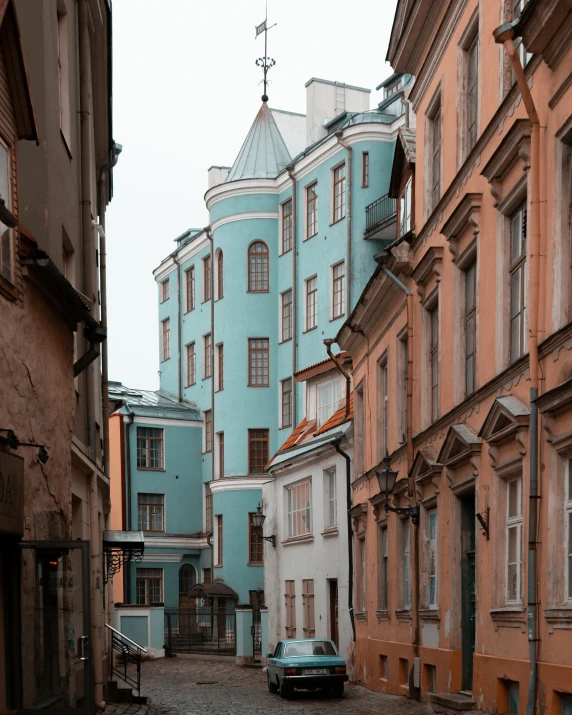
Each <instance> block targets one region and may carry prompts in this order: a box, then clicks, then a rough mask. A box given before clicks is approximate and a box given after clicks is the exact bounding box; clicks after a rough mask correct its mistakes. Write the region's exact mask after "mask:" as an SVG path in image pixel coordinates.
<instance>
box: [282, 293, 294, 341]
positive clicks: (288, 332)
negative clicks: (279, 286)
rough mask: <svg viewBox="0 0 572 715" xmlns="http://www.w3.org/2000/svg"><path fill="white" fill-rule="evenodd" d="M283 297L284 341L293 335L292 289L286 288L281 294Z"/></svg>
mask: <svg viewBox="0 0 572 715" xmlns="http://www.w3.org/2000/svg"><path fill="white" fill-rule="evenodd" d="M281 299H282V312H281V319H282V341H281V342H284V341H285V340H290V338H291V337H292V290H286V291H284V293H282V294H281Z"/></svg>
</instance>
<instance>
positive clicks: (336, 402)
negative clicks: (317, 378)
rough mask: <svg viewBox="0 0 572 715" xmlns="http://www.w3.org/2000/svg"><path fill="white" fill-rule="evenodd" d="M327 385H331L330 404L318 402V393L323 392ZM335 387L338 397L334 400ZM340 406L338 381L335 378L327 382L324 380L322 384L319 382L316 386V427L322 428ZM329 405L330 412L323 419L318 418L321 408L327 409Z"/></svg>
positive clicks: (340, 390)
mask: <svg viewBox="0 0 572 715" xmlns="http://www.w3.org/2000/svg"><path fill="white" fill-rule="evenodd" d="M328 385H332V400H331V402H324V403H321V402H320V391H321V390H323V389H324V388H325V387H327V386H328ZM336 385H337V390H338V397H337V399H336V396H335V387H334V386H336ZM341 404H342V389H341V385H340V380H339V379H338V378H337V377H333V378H330V379H328V380H324V381H323V382H320V383H319V384H317V385H316V426H317V428H318V429H319V428H320V427H322V426H323V425H324V424H326V422H327V421H328V420H329V419H330V417H332V415H334V414H335V413H336V412H337V411H338V410H339V409H340V407H341ZM330 405H331V408H332V411H331V412H329V411H328V410H326V411H327V412H328V415H327V416H326V417H325V418H321V417H320V410H321V409H323V408H329V407H330Z"/></svg>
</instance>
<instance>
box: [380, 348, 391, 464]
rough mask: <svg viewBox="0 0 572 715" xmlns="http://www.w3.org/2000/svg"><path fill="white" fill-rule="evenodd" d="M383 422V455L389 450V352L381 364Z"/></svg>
mask: <svg viewBox="0 0 572 715" xmlns="http://www.w3.org/2000/svg"><path fill="white" fill-rule="evenodd" d="M378 410H379V411H380V415H379V416H380V418H381V419H380V422H381V437H382V439H381V445H380V446H381V454H380V457H383V456H384V455H385V453H386V452H388V451H389V372H388V367H387V354H386V355H384V357H383V358H382V360H381V362H380V364H379V405H378Z"/></svg>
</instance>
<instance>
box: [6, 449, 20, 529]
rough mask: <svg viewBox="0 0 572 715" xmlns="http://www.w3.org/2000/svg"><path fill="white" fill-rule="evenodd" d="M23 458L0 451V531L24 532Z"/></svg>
mask: <svg viewBox="0 0 572 715" xmlns="http://www.w3.org/2000/svg"><path fill="white" fill-rule="evenodd" d="M23 522H24V460H23V459H22V457H17V456H16V455H15V454H8V453H7V452H2V451H0V531H1V532H4V533H8V534H16V535H17V536H22V534H23V533H24V528H23V526H24V524H23Z"/></svg>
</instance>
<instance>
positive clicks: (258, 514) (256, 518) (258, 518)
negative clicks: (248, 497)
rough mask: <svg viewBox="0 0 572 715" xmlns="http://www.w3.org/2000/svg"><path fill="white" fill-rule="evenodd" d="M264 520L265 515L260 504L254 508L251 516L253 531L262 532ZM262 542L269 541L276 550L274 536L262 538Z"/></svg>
mask: <svg viewBox="0 0 572 715" xmlns="http://www.w3.org/2000/svg"><path fill="white" fill-rule="evenodd" d="M265 519H266V514H263V513H262V507H261V506H260V504H259V505H258V506H257V507H256V511H255V512H254V514H253V515H252V525H253V526H254V528H255V529H260V531H261V532H262V527H263V525H264V520H265ZM262 538H263V539H264V541H269V542H270V543H271V544H272V546H273V547H274V548H276V534H272V536H263V537H262Z"/></svg>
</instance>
